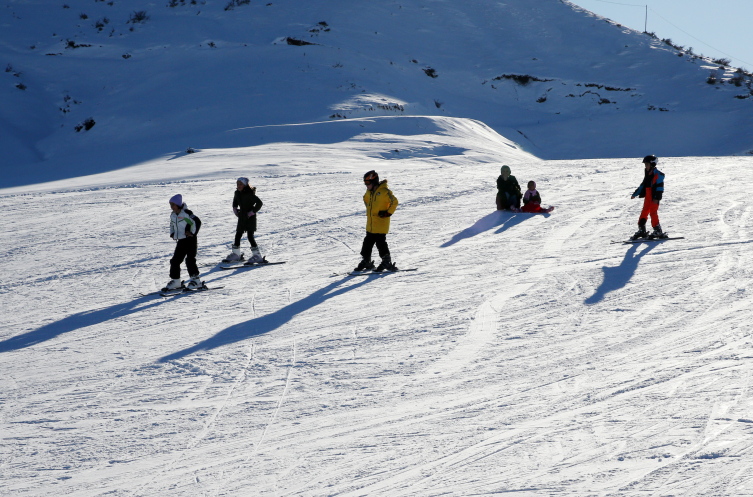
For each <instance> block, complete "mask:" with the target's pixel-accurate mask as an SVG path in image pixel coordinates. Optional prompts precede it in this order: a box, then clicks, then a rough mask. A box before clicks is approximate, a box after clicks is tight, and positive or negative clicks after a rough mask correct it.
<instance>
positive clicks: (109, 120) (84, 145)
mask: <svg viewBox="0 0 753 497" xmlns="http://www.w3.org/2000/svg"><path fill="white" fill-rule="evenodd" d="M230 3H232V4H233V5H234V7H233V8H231V9H228V5H229V2H228V1H227V0H221V1H220V0H198V1H196V2H193V1H190V0H185V1H183V0H175V1H173V0H165V1H164V2H146V1H144V2H139V1H128V2H123V1H97V0H94V1H92V0H67V1H66V2H59V1H57V0H56V1H50V0H24V1H20V0H2V1H0V27H2V30H1V33H2V34H0V61H2V62H0V63H2V64H3V67H4V68H6V71H5V72H0V83H1V84H0V150H1V151H2V154H3V161H2V166H0V167H1V168H2V173H3V174H2V179H0V187H8V186H16V185H22V184H32V183H37V182H39V181H48V180H54V179H62V178H71V177H77V176H80V175H83V174H91V173H97V172H102V171H109V170H114V169H117V168H121V167H126V166H131V165H134V164H137V163H140V162H143V161H146V160H151V159H155V158H158V157H163V156H166V155H167V154H174V153H177V152H181V151H184V150H186V149H187V147H194V148H201V149H206V148H213V149H216V148H227V147H239V146H248V145H253V144H256V143H249V142H244V141H243V140H239V139H238V135H237V133H234V132H233V131H232V130H236V129H238V128H248V127H252V126H270V125H287V124H293V123H309V122H321V121H328V120H337V119H343V118H347V119H352V118H356V117H370V116H448V117H459V118H471V119H474V120H479V121H482V122H483V123H485V124H487V125H488V126H490V127H492V128H493V129H494V130H496V131H497V132H498V133H500V134H502V135H503V136H505V137H506V138H507V139H509V140H513V141H515V142H517V143H519V144H520V146H521V147H523V148H524V149H525V150H526V151H528V152H529V153H531V154H533V155H535V156H537V157H540V158H547V159H568V158H570V159H572V158H597V157H638V156H643V155H645V154H646V153H655V154H659V155H661V156H693V155H696V156H697V155H730V154H741V153H746V152H747V151H749V150H751V149H752V148H753V140H752V139H751V138H750V136H751V129H752V128H753V127H752V124H753V117H752V116H753V113H751V105H753V98H751V97H750V81H749V80H750V78H749V77H748V76H745V77H744V78H743V84H742V86H740V87H737V86H735V85H733V84H731V83H730V78H731V76H732V75H733V74H732V70H731V69H718V66H717V65H715V64H710V63H708V62H705V61H703V60H700V59H694V58H693V57H691V56H690V55H688V54H685V55H682V54H680V53H678V52H677V51H676V50H675V49H673V48H671V47H669V46H667V45H665V44H663V43H661V42H660V41H658V40H655V39H653V38H651V37H649V36H647V35H644V34H640V33H636V32H634V31H630V30H628V29H626V28H622V27H619V26H616V25H614V24H611V23H609V22H607V21H606V20H605V19H603V18H599V17H597V16H595V15H593V14H591V13H589V12H587V11H584V10H582V9H580V8H578V7H576V6H574V5H573V4H571V3H568V2H562V1H559V0H535V1H534V0H506V1H504V2H490V1H487V0H484V1H481V0H470V1H463V2H446V1H438V0H426V1H424V0H422V1H418V0H406V1H402V0H395V1H389V2H360V1H353V0H330V1H326V2H320V1H315V2H294V1H291V0H280V1H272V2H270V1H268V0H264V1H259V0H253V1H249V2H244V1H240V2H238V1H235V2H230ZM171 5H173V6H171ZM137 13H143V17H145V18H144V19H143V20H141V21H139V20H138V19H139V18H140V17H141V16H139V15H136V14H137ZM304 42H305V43H310V44H307V45H302V43H304ZM291 43H292V44H291ZM678 55H679V56H678ZM717 69H718V70H717ZM712 70H713V71H714V73H715V74H718V76H719V84H715V85H710V84H708V83H707V79H708V76H709V74H710V73H711V72H712ZM735 97H740V98H735ZM89 118H91V120H92V121H89V122H90V123H91V122H93V123H94V124H93V127H91V128H90V129H88V130H87V129H86V127H83V128H81V126H84V125H85V123H86V122H87V119H89ZM77 127H78V128H79V129H80V131H78V132H77V131H76V128H77ZM322 129H326V130H329V128H323V127H318V128H317V127H306V128H299V129H297V130H296V131H299V133H290V134H289V135H288V139H290V140H292V141H295V142H299V143H309V142H312V141H313V142H317V143H318V142H321V140H330V139H331V138H330V137H328V136H327V135H326V132H325V133H323V134H319V130H322ZM275 131H277V129H276V128H268V132H266V133H259V134H258V135H256V136H257V137H258V139H259V140H262V141H264V140H267V141H270V142H274V141H278V140H279V139H280V137H279V136H277V135H276V133H275ZM304 131H310V132H312V133H314V134H313V135H310V134H306V133H305V132H304Z"/></svg>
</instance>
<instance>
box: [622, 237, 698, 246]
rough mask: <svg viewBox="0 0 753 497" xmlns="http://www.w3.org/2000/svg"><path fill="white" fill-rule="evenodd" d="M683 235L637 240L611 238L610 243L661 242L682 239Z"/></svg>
mask: <svg viewBox="0 0 753 497" xmlns="http://www.w3.org/2000/svg"><path fill="white" fill-rule="evenodd" d="M684 239H685V237H684V236H670V237H667V238H638V239H637V240H612V243H623V244H631V243H643V242H663V241H665V240H684Z"/></svg>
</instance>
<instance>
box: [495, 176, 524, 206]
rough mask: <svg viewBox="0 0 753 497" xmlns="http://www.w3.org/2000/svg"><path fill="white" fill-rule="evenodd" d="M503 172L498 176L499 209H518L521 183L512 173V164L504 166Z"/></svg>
mask: <svg viewBox="0 0 753 497" xmlns="http://www.w3.org/2000/svg"><path fill="white" fill-rule="evenodd" d="M501 172H502V174H501V175H500V176H499V178H497V210H498V211H501V210H505V209H508V210H512V211H517V210H518V208H519V207H520V197H522V196H523V194H522V193H520V185H519V184H518V180H517V179H515V176H513V175H511V174H510V166H502V171H501Z"/></svg>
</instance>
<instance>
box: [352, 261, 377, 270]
mask: <svg viewBox="0 0 753 497" xmlns="http://www.w3.org/2000/svg"><path fill="white" fill-rule="evenodd" d="M370 269H374V261H372V260H369V259H363V260H362V261H361V262H359V263H358V266H356V268H355V269H354V270H353V271H368V270H370Z"/></svg>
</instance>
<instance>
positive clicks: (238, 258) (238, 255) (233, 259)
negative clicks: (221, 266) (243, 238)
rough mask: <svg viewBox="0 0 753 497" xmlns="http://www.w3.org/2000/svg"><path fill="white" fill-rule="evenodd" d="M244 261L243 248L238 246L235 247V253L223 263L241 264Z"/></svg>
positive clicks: (223, 260)
mask: <svg viewBox="0 0 753 497" xmlns="http://www.w3.org/2000/svg"><path fill="white" fill-rule="evenodd" d="M242 260H243V254H241V248H240V246H238V245H233V251H232V252H230V255H229V256H227V257H225V258H224V259H222V262H239V261H242Z"/></svg>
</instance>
